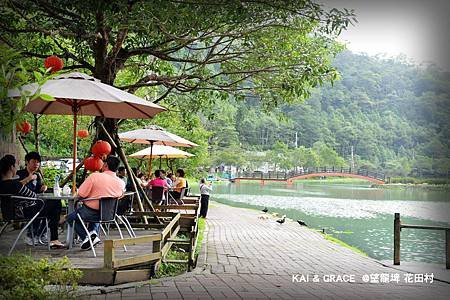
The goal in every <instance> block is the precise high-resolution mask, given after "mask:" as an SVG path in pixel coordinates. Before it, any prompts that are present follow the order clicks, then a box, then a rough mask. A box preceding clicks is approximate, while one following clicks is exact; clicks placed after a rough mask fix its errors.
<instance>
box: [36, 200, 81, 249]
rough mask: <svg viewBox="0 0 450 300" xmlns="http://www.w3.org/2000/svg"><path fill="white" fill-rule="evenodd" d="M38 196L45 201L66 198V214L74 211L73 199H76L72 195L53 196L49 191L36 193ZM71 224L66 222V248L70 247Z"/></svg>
mask: <svg viewBox="0 0 450 300" xmlns="http://www.w3.org/2000/svg"><path fill="white" fill-rule="evenodd" d="M38 198H39V199H42V200H46V201H61V200H67V202H68V203H67V214H70V213H71V212H73V211H74V203H75V200H76V199H77V197H76V196H72V195H61V196H55V195H54V194H51V193H45V194H38ZM72 230H73V228H72V226H69V225H68V224H67V235H66V245H67V247H68V248H70V246H71V243H70V239H71V237H72Z"/></svg>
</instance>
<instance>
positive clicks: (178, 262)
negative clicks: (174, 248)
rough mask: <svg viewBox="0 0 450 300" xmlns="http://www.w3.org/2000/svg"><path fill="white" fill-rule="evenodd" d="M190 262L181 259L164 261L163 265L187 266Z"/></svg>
mask: <svg viewBox="0 0 450 300" xmlns="http://www.w3.org/2000/svg"><path fill="white" fill-rule="evenodd" d="M188 262H189V261H188V260H187V259H184V260H180V259H167V260H166V259H164V260H163V263H171V264H187V263H188Z"/></svg>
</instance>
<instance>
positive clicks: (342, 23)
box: [0, 0, 354, 139]
mask: <svg viewBox="0 0 450 300" xmlns="http://www.w3.org/2000/svg"><path fill="white" fill-rule="evenodd" d="M0 9H1V13H0V27H1V29H2V30H1V34H0V39H1V41H2V42H3V43H4V44H6V45H8V46H9V47H10V48H12V49H15V50H17V51H19V52H20V53H21V54H22V55H25V56H28V57H32V58H44V57H46V56H48V55H50V54H57V55H59V56H60V57H63V58H65V60H66V66H65V69H66V70H70V69H82V70H84V71H88V72H90V73H92V75H93V76H94V77H96V78H99V79H100V80H101V81H102V82H104V83H107V84H112V85H116V86H118V87H120V88H122V89H125V90H128V91H130V92H137V93H138V94H140V95H142V96H145V97H146V98H150V99H151V100H152V101H153V102H160V101H163V100H164V102H163V103H164V104H165V105H167V106H169V107H173V106H176V105H178V106H180V107H182V108H183V109H184V108H186V107H188V108H190V110H189V109H188V110H185V112H186V113H187V114H191V113H192V112H195V110H196V109H199V108H201V107H202V106H203V104H210V105H212V103H208V101H209V100H208V98H209V96H210V95H211V94H213V93H215V92H225V93H234V94H236V95H239V96H242V95H245V94H248V93H252V94H254V95H257V96H258V97H259V98H260V99H261V102H262V103H264V104H265V106H266V107H268V106H271V105H278V104H280V103H283V102H292V101H294V100H296V99H304V98H305V97H307V96H308V95H309V91H310V89H311V88H312V87H314V86H317V85H319V84H322V83H324V82H327V81H330V80H334V79H336V78H337V73H336V71H335V70H334V68H332V67H331V66H330V61H331V57H332V56H334V55H335V54H336V53H337V52H338V51H340V50H341V49H342V48H341V47H340V46H339V45H338V44H336V43H335V42H334V37H335V36H336V35H338V34H339V33H340V32H341V30H343V29H345V28H346V27H347V26H348V25H349V24H350V23H351V22H353V21H354V14H353V12H352V11H349V10H346V9H344V10H342V11H339V10H337V9H331V10H330V11H325V10H324V9H323V8H322V7H321V6H320V5H317V4H315V3H313V2H312V1H310V0H304V1H282V0H275V1H274V0H271V1H268V0H259V1H245V0H241V1H227V0H221V1H215V2H211V1H209V0H197V1H190V0H168V1H166V0H160V1H133V0H128V1H103V0H92V1H80V0H78V1H77V0H74V1H64V0H56V1H51V2H49V1H46V0H37V1H31V0H25V1H17V0H3V1H1V8H0ZM185 104H188V105H185ZM103 121H104V124H105V126H106V128H107V129H108V130H109V131H110V133H112V134H113V137H114V138H115V139H117V124H118V120H112V119H106V120H103ZM100 137H102V134H101V135H100Z"/></svg>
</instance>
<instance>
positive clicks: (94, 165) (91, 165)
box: [84, 156, 103, 172]
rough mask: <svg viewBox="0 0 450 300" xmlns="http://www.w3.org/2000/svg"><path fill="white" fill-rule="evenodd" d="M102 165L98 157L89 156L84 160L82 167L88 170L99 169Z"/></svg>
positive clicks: (94, 170)
mask: <svg viewBox="0 0 450 300" xmlns="http://www.w3.org/2000/svg"><path fill="white" fill-rule="evenodd" d="M102 167H103V161H102V160H101V158H99V157H95V156H90V157H88V158H86V159H85V160H84V168H85V169H86V170H88V171H91V172H96V171H100V170H101V168H102Z"/></svg>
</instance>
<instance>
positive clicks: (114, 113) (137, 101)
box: [8, 72, 165, 193]
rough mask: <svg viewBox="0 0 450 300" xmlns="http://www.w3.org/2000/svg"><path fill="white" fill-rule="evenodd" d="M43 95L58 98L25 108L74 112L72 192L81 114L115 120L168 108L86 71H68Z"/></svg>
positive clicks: (40, 111)
mask: <svg viewBox="0 0 450 300" xmlns="http://www.w3.org/2000/svg"><path fill="white" fill-rule="evenodd" d="M37 89H38V85H37V84H35V83H33V84H28V85H25V86H23V87H21V88H20V90H26V91H30V92H31V93H32V94H34V93H35V92H36V90H37ZM40 93H41V94H48V95H50V96H53V97H54V98H55V101H45V100H43V99H41V98H37V99H35V100H32V101H30V102H29V103H28V104H27V105H26V106H25V108H24V111H28V112H32V113H35V114H50V115H73V165H74V168H73V173H72V177H73V178H72V182H73V186H72V192H74V193H75V191H76V182H75V181H76V168H75V165H76V157H77V143H76V139H77V135H76V133H77V116H78V115H84V116H99V117H105V118H115V119H147V118H152V117H153V116H155V115H156V114H158V113H160V112H162V111H164V110H165V108H163V107H161V106H159V105H156V104H154V103H151V102H149V101H145V100H144V99H141V98H139V97H137V96H135V95H132V94H130V93H127V92H125V91H122V90H119V89H117V88H115V87H113V86H110V85H107V84H104V83H102V82H100V81H99V80H98V79H95V78H94V77H91V76H89V75H86V74H84V73H78V72H73V73H68V74H63V75H60V76H57V77H55V78H54V79H51V80H48V81H47V82H46V83H44V85H42V86H41V91H40ZM8 96H9V97H13V98H14V97H20V92H19V89H15V90H11V91H9V92H8Z"/></svg>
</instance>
